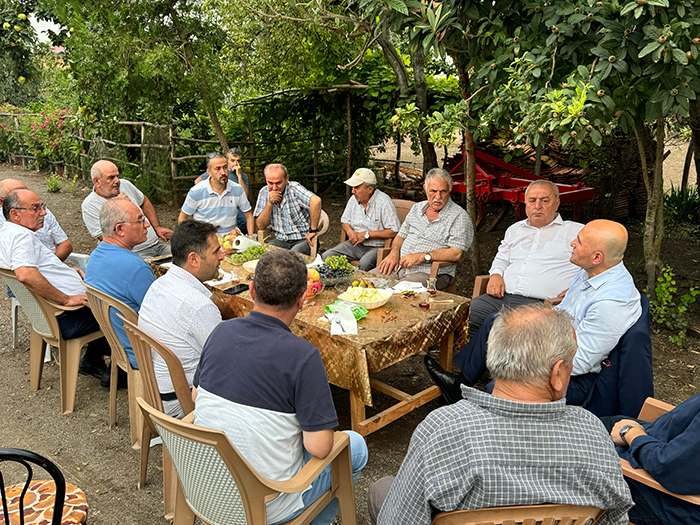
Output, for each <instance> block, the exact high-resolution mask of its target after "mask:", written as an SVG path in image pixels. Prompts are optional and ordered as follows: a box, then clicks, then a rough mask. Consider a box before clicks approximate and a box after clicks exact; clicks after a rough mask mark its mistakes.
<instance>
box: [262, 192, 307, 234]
mask: <svg viewBox="0 0 700 525" xmlns="http://www.w3.org/2000/svg"><path fill="white" fill-rule="evenodd" d="M269 195H270V194H269V191H268V189H267V186H263V188H262V189H261V190H260V193H258V202H257V203H256V204H255V212H253V215H254V216H255V217H257V216H258V215H260V214H261V213H262V211H263V208H264V207H265V205H266V204H267V201H268V199H269ZM312 196H313V193H312V192H310V191H309V190H307V189H306V188H304V186H302V185H301V184H299V183H298V182H294V181H290V182H288V183H287V186H286V188H285V191H284V195H283V196H282V202H281V203H275V205H274V206H272V218H271V220H270V225H271V226H272V231H274V232H275V238H277V239H280V240H282V241H300V240H302V239H303V238H304V236H305V235H306V234H307V233H309V230H310V229H311V214H310V213H309V203H310V202H311V197H312Z"/></svg>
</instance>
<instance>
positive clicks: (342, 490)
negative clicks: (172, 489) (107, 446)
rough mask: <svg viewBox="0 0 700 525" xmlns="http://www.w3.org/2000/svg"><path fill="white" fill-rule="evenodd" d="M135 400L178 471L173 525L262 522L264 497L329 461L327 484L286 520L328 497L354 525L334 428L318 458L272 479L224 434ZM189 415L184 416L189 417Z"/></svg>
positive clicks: (341, 436) (346, 459)
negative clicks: (288, 474) (330, 443)
mask: <svg viewBox="0 0 700 525" xmlns="http://www.w3.org/2000/svg"><path fill="white" fill-rule="evenodd" d="M137 401H138V404H139V405H140V406H141V410H142V411H143V414H144V416H145V417H146V418H150V420H151V421H152V422H153V425H154V426H155V428H156V429H157V430H158V432H159V433H160V436H161V438H163V444H164V445H165V447H166V448H167V449H168V453H169V454H170V457H171V458H172V460H173V463H174V465H175V470H176V471H177V476H178V480H179V483H178V490H177V498H176V503H175V520H174V522H173V524H174V525H183V524H188V525H189V524H192V523H194V518H195V514H196V515H197V516H199V517H200V519H201V520H202V521H203V522H205V523H227V524H231V525H234V524H241V525H243V524H247V525H265V517H266V514H265V502H266V501H270V500H272V499H273V498H275V497H276V496H277V495H278V494H279V493H281V492H285V493H299V492H302V491H303V490H305V489H306V488H307V487H308V486H310V485H311V483H313V481H314V480H315V479H316V477H317V476H318V475H319V474H320V473H321V472H322V471H323V469H325V468H326V467H327V466H328V465H331V469H332V472H333V473H332V478H333V485H332V488H331V489H330V490H328V491H327V492H326V493H325V494H324V495H323V496H321V497H320V498H319V499H318V500H316V501H315V502H314V503H312V504H311V505H310V506H309V507H307V508H306V509H305V510H304V512H302V513H301V514H300V515H299V516H297V517H296V518H294V519H292V520H290V521H288V522H286V523H287V524H289V525H301V524H305V523H309V521H311V519H313V517H314V516H316V515H317V514H318V513H319V512H320V511H321V510H323V509H324V508H325V506H326V505H327V504H328V503H330V501H331V500H332V499H333V498H338V502H339V503H340V516H341V519H342V523H343V525H355V523H356V516H355V488H354V486H353V483H352V464H351V460H350V446H349V445H350V438H349V437H348V435H347V434H345V433H343V432H336V433H335V435H334V440H333V449H332V450H331V452H330V453H329V454H328V456H326V457H325V458H324V459H319V458H311V460H310V461H309V462H308V463H307V464H306V465H304V467H303V468H302V469H301V470H300V471H299V472H298V473H297V475H296V476H294V477H293V478H291V479H289V480H287V481H273V480H270V479H266V478H264V477H262V476H260V475H259V474H258V473H257V472H255V470H253V468H252V467H251V466H250V464H249V463H248V462H247V461H246V460H245V458H243V457H242V456H241V455H240V454H239V453H238V451H237V450H236V449H235V447H234V446H233V445H232V444H231V442H230V441H229V440H228V438H227V437H226V434H224V433H223V432H221V431H219V430H211V429H208V428H204V427H200V426H196V425H193V424H191V423H188V422H187V421H180V420H179V419H174V418H172V417H169V416H166V415H165V414H163V413H161V412H158V411H157V410H156V409H154V408H153V407H151V406H150V405H149V404H148V403H146V402H145V401H144V400H143V399H142V398H139V399H138V400H137ZM192 418H193V415H192V414H190V416H188V417H187V418H186V419H192Z"/></svg>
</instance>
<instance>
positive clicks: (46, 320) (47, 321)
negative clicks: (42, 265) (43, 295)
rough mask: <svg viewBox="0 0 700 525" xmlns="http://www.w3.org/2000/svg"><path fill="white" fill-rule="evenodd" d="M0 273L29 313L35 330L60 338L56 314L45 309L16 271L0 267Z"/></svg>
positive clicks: (23, 308) (26, 312) (47, 335)
mask: <svg viewBox="0 0 700 525" xmlns="http://www.w3.org/2000/svg"><path fill="white" fill-rule="evenodd" d="M0 275H2V277H3V279H5V283H6V284H7V286H8V287H9V288H10V290H11V291H12V293H13V294H14V296H15V297H16V298H17V300H18V301H19V304H21V305H22V310H24V313H25V314H27V317H28V318H29V322H30V323H32V328H34V331H35V332H36V333H38V334H39V335H42V336H46V337H51V338H52V339H55V340H58V338H59V337H60V334H61V330H60V328H59V326H58V320H57V319H56V316H55V315H51V314H50V313H49V312H46V311H45V309H44V308H43V307H42V304H41V303H40V302H39V301H37V296H35V295H34V294H33V293H32V292H31V291H29V289H28V288H27V287H26V286H24V285H23V284H22V283H21V282H19V280H18V279H17V276H16V275H15V272H13V271H12V270H8V269H5V268H0Z"/></svg>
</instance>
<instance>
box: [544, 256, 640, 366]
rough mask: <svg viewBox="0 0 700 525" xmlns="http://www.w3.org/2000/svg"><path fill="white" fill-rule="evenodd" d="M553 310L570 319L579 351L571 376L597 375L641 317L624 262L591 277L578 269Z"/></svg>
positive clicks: (637, 300)
mask: <svg viewBox="0 0 700 525" xmlns="http://www.w3.org/2000/svg"><path fill="white" fill-rule="evenodd" d="M556 309H557V310H563V311H565V312H566V313H568V314H569V315H571V316H572V317H573V323H574V330H576V339H577V341H578V350H577V351H576V355H575V356H574V370H573V372H572V375H581V374H587V373H589V372H594V373H596V374H597V373H598V372H600V369H601V365H600V363H601V361H603V360H604V359H606V358H607V357H608V355H610V352H611V351H612V349H613V348H615V346H616V345H617V342H618V341H619V340H620V337H622V335H623V334H624V333H625V332H626V331H627V330H629V328H630V327H631V326H632V325H633V324H634V323H636V322H637V319H639V316H641V315H642V305H641V303H640V296H639V292H638V291H637V288H635V286H634V280H633V279H632V276H631V275H630V273H629V272H628V271H627V268H625V265H624V263H623V262H620V263H618V264H616V265H615V266H613V267H612V268H608V269H607V270H605V271H604V272H603V273H600V274H598V275H596V276H594V277H590V278H589V277H588V273H587V272H586V270H581V271H580V272H579V273H578V274H577V275H576V277H574V280H573V281H572V282H571V287H570V288H569V291H568V292H566V295H565V296H564V300H563V301H562V302H561V303H560V304H559V305H557V306H556Z"/></svg>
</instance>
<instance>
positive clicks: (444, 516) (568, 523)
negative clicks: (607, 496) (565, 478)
mask: <svg viewBox="0 0 700 525" xmlns="http://www.w3.org/2000/svg"><path fill="white" fill-rule="evenodd" d="M604 513H605V510H601V509H599V508H596V507H581V506H578V505H550V504H546V505H524V506H521V507H494V508H488V509H477V510H454V511H452V512H441V513H440V514H438V515H437V516H435V517H434V518H433V521H432V525H514V524H515V523H519V524H522V525H535V524H536V523H542V524H553V523H556V524H558V525H586V524H589V525H593V524H594V523H595V522H596V521H598V520H599V519H600V517H601V516H602V515H603V514H604ZM589 520H591V521H589Z"/></svg>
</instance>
